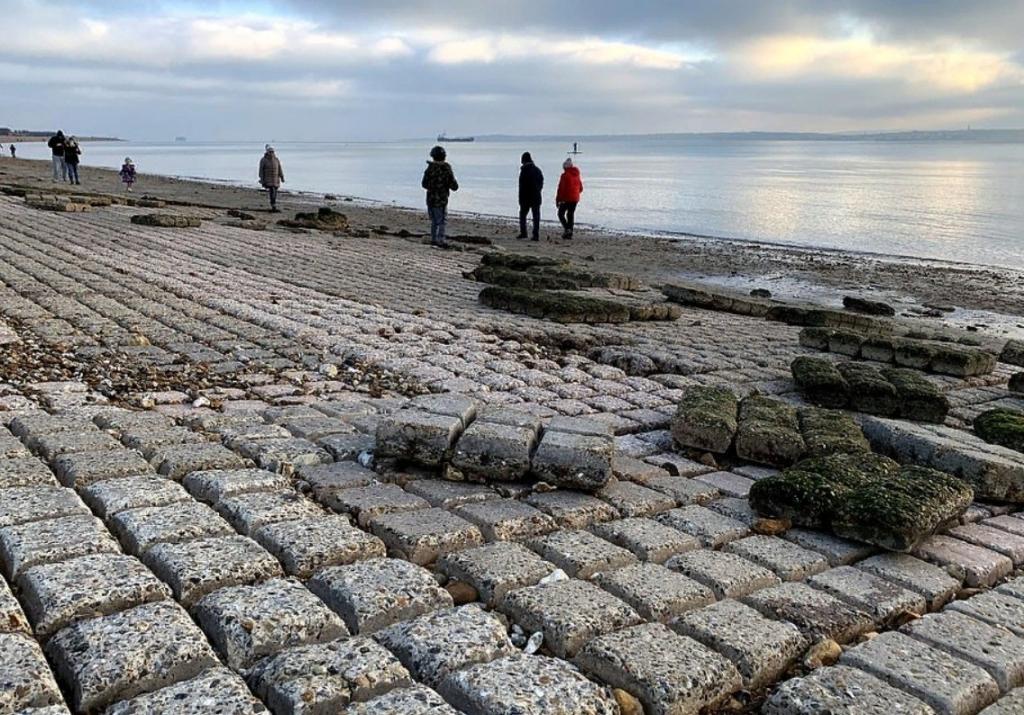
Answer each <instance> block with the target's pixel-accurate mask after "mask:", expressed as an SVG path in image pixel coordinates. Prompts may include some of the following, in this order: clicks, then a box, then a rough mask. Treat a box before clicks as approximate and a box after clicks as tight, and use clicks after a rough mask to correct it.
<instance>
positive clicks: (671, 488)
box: [645, 477, 720, 506]
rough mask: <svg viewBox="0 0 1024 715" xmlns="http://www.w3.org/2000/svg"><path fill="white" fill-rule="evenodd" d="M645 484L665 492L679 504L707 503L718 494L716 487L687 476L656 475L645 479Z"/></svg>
mask: <svg viewBox="0 0 1024 715" xmlns="http://www.w3.org/2000/svg"><path fill="white" fill-rule="evenodd" d="M645 486H647V487H648V488H650V489H654V490H656V491H659V492H661V493H662V494H667V495H668V496H670V497H672V498H673V499H675V500H676V504H678V505H680V506H686V505H688V504H707V503H708V502H710V501H712V500H713V499H717V498H718V497H719V496H720V495H719V493H718V489H717V488H716V487H714V486H712V485H710V484H706V483H704V482H699V481H697V480H696V479H691V478H689V477H656V478H653V479H649V480H647V482H646V484H645Z"/></svg>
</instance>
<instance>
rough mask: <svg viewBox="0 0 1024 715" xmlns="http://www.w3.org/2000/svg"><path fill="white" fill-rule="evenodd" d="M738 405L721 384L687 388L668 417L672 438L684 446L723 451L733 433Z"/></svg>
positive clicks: (729, 442)
mask: <svg viewBox="0 0 1024 715" xmlns="http://www.w3.org/2000/svg"><path fill="white" fill-rule="evenodd" d="M738 408H739V402H738V400H737V399H736V395H734V394H733V393H732V391H730V390H728V389H726V388H724V387H703V386H699V387H691V388H689V389H688V390H686V392H684V393H683V396H682V397H681V398H680V400H679V406H678V408H677V409H676V414H675V416H674V417H673V418H672V437H673V438H674V439H675V441H676V442H677V443H678V444H680V445H682V446H684V447H690V448H693V449H703V450H707V451H709V452H714V453H716V454H724V453H725V452H728V451H729V447H730V446H732V441H733V438H734V437H735V435H736V429H737V411H738Z"/></svg>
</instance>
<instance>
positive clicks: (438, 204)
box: [421, 146, 459, 248]
mask: <svg viewBox="0 0 1024 715" xmlns="http://www.w3.org/2000/svg"><path fill="white" fill-rule="evenodd" d="M446 158H447V153H446V152H445V150H444V147H440V146H435V147H434V148H433V149H431V150H430V159H431V160H430V161H428V162H427V169H426V171H424V172H423V181H422V182H421V185H422V186H423V188H424V189H426V191H427V213H428V214H429V215H430V242H431V243H432V244H433V245H435V246H440V247H441V248H444V247H446V246H447V245H448V243H447V241H446V240H445V229H446V227H447V224H448V196H449V193H450V192H452V191H458V190H459V182H458V181H456V180H455V172H454V171H452V167H451V164H449V163H448V162H447V161H445V159H446Z"/></svg>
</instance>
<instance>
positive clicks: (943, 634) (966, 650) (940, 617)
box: [901, 611, 1024, 693]
mask: <svg viewBox="0 0 1024 715" xmlns="http://www.w3.org/2000/svg"><path fill="white" fill-rule="evenodd" d="M901 630H902V631H903V633H906V634H907V635H909V636H911V637H913V638H916V639H917V640H920V641H923V642H925V643H927V644H928V645H930V646H932V647H933V648H937V649H938V650H941V651H945V652H946V653H949V654H950V655H953V656H956V657H957V658H961V659H963V660H966V661H967V662H969V663H973V664H974V665H976V666H978V667H979V668H983V669H985V671H987V672H988V674H989V675H991V676H992V677H993V678H995V680H996V682H997V683H998V684H999V689H1000V690H1002V691H1003V692H1004V693H1005V692H1008V691H1010V690H1012V689H1013V688H1016V687H1019V686H1020V685H1021V684H1022V683H1024V639H1021V638H1019V637H1017V636H1015V635H1013V634H1011V633H1010V632H1009V631H1007V630H1006V629H1004V628H997V627H995V626H992V625H989V624H987V623H983V622H980V621H978V620H976V619H974V618H970V617H968V616H966V615H963V614H961V613H956V612H955V611H946V612H945V613H937V614H932V615H928V616H925V617H924V618H920V619H918V620H916V621H911V622H910V623H908V624H906V625H905V626H903V628H902V629H901Z"/></svg>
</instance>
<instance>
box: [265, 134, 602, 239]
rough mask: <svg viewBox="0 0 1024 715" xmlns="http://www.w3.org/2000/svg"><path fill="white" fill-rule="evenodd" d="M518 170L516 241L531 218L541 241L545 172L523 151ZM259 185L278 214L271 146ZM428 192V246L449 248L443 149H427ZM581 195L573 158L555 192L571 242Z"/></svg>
mask: <svg viewBox="0 0 1024 715" xmlns="http://www.w3.org/2000/svg"><path fill="white" fill-rule="evenodd" d="M520 164H521V166H520V168H519V238H521V239H525V238H527V232H526V228H527V226H526V219H527V216H530V215H532V218H533V234H532V238H533V240H534V241H539V240H540V207H541V204H542V203H543V199H542V193H543V189H544V173H543V172H542V171H541V170H540V167H539V166H537V165H536V164H535V163H533V157H532V156H531V155H530V152H528V151H527V152H523V155H522V157H520ZM259 182H260V185H261V186H263V188H264V189H266V190H267V194H268V196H269V198H270V210H271V211H272V212H274V213H278V212H279V209H278V208H277V194H278V191H279V190H280V188H281V184H283V183H284V169H283V168H282V167H281V160H280V159H279V158H278V156H277V152H276V151H275V150H274V147H272V146H270V145H269V144H267V145H265V146H264V151H263V158H262V159H260V165H259ZM420 184H421V186H422V187H423V189H424V190H425V191H426V192H427V215H428V216H429V217H430V243H431V244H432V245H434V246H438V247H440V248H445V247H447V246H448V241H447V239H446V238H445V231H446V230H447V226H448V198H449V196H450V195H451V192H453V191H458V190H459V182H458V180H456V178H455V171H454V170H453V169H452V166H451V164H449V163H448V152H446V151H445V149H444V147H443V146H435V147H434V148H433V149H431V150H430V161H428V162H427V168H426V170H425V171H424V172H423V181H421V182H420ZM582 193H583V179H582V178H581V176H580V170H579V167H577V166H575V164H574V163H573V160H572V158H571V157H570V158H567V159H566V160H565V161H564V162H562V176H561V177H560V178H559V180H558V190H557V191H556V192H555V205H556V206H557V207H558V222H559V223H560V224H561V225H562V238H564V239H571V238H572V235H573V229H574V227H575V224H576V206H577V205H578V204H579V202H580V195H581V194H582Z"/></svg>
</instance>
